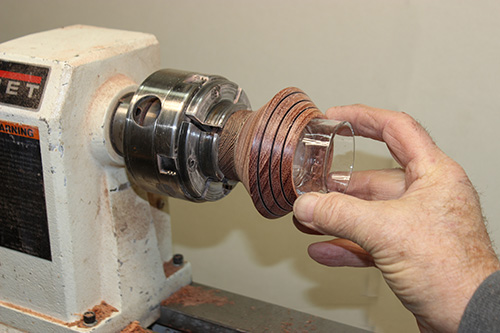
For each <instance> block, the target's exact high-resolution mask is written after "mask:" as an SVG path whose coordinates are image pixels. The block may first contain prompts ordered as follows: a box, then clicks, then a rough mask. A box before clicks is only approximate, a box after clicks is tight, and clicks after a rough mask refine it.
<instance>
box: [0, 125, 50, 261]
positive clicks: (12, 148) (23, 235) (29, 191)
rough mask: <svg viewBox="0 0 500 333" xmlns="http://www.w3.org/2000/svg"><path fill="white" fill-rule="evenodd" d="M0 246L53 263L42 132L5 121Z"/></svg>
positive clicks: (0, 128) (0, 133) (0, 130)
mask: <svg viewBox="0 0 500 333" xmlns="http://www.w3.org/2000/svg"><path fill="white" fill-rule="evenodd" d="M0 246H2V247H5V248H9V249H12V250H15V251H19V252H23V253H26V254H30V255H34V256H37V257H39V258H43V259H47V260H51V259H52V255H51V250H50V239H49V228H48V221H47V209H46V205H45V188H44V182H43V169H42V157H41V153H40V139H39V133H38V128H37V127H34V126H28V125H24V124H18V123H12V122H8V121H3V120H0Z"/></svg>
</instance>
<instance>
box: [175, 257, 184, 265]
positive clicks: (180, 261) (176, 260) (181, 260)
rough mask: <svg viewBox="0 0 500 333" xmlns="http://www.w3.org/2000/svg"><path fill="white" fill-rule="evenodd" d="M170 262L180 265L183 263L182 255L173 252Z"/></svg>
mask: <svg viewBox="0 0 500 333" xmlns="http://www.w3.org/2000/svg"><path fill="white" fill-rule="evenodd" d="M172 263H173V264H174V266H181V265H183V264H184V256H183V255H182V254H174V257H173V258H172Z"/></svg>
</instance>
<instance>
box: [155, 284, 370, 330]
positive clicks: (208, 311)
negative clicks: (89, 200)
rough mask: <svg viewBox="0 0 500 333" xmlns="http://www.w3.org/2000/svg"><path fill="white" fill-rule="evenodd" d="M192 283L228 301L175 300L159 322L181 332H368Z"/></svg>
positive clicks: (164, 306)
mask: <svg viewBox="0 0 500 333" xmlns="http://www.w3.org/2000/svg"><path fill="white" fill-rule="evenodd" d="M192 285H193V286H194V287H197V288H198V287H199V288H202V289H203V290H206V291H214V292H215V294H216V295H217V297H219V298H227V301H226V302H219V303H200V304H194V305H189V304H188V305H183V304H182V302H173V303H170V304H166V305H162V307H161V317H160V319H159V321H158V324H161V325H164V326H167V327H170V328H172V329H175V330H178V331H180V332H214V333H230V332H283V333H292V332H300V333H307V332H311V333H320V332H329V333H330V332H343V333H344V332H345V333H361V332H368V331H366V330H363V329H360V328H357V327H352V326H349V325H345V324H341V323H338V322H334V321H330V320H326V319H323V318H320V317H315V316H312V315H310V314H307V313H303V312H299V311H295V310H291V309H287V308H285V307H281V306H277V305H274V304H270V303H266V302H263V301H259V300H256V299H252V298H249V297H245V296H241V295H237V294H233V293H230V292H227V291H222V290H215V289H213V288H210V287H207V286H204V285H201V284H196V283H193V284H192ZM167 303H169V302H167Z"/></svg>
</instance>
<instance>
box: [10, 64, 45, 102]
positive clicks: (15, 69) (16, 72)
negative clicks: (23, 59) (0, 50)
mask: <svg viewBox="0 0 500 333" xmlns="http://www.w3.org/2000/svg"><path fill="white" fill-rule="evenodd" d="M48 74H49V68H47V67H40V66H34V65H28V64H22V63H17V62H11V61H5V60H0V103H2V104H8V105H15V106H19V107H22V108H27V109H31V110H33V111H37V110H38V109H39V107H40V103H41V101H42V96H43V91H44V89H45V83H46V81H47V77H48Z"/></svg>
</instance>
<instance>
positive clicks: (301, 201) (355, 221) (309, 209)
mask: <svg viewBox="0 0 500 333" xmlns="http://www.w3.org/2000/svg"><path fill="white" fill-rule="evenodd" d="M378 211H379V209H378V202H376V201H374V202H371V201H365V200H361V199H358V198H356V197H352V196H349V195H346V194H342V193H337V192H331V193H327V194H321V193H316V192H311V193H306V194H303V195H301V196H300V197H299V198H298V199H297V200H296V201H295V203H294V206H293V213H294V215H295V218H296V219H297V220H298V221H299V222H300V223H301V224H303V225H304V226H306V227H307V228H310V229H312V230H315V231H317V232H320V233H322V234H326V235H332V236H337V237H341V238H346V239H350V240H352V241H354V242H356V243H357V244H359V245H361V246H362V247H364V248H365V249H367V247H370V246H369V244H365V243H366V241H368V240H369V239H371V238H372V237H373V236H375V235H376V233H377V229H378V230H381V229H380V227H378V228H377V225H376V223H377V222H376V221H380V220H381V219H380V214H378ZM375 238H376V237H375Z"/></svg>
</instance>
